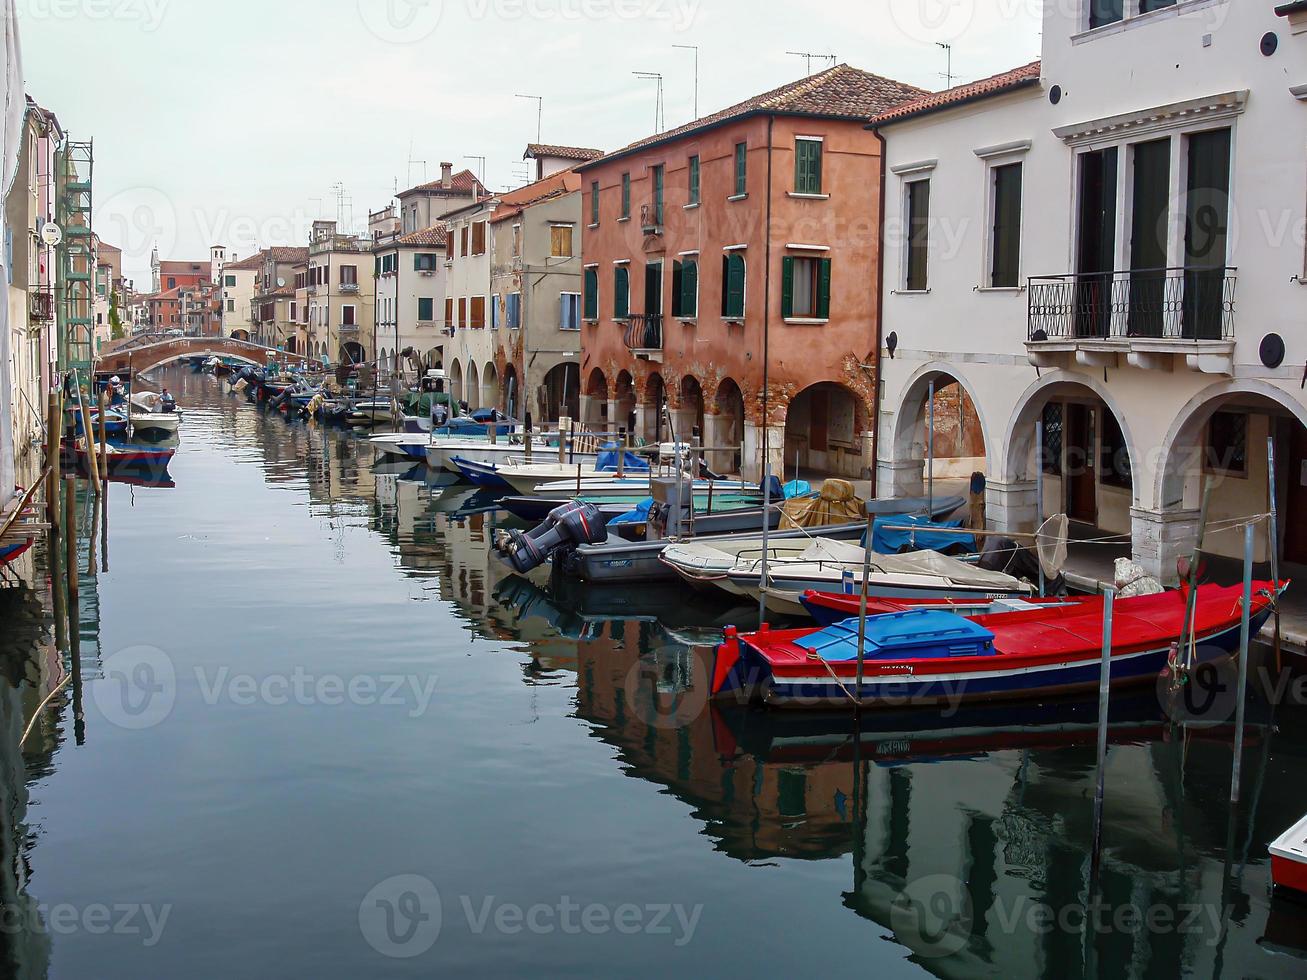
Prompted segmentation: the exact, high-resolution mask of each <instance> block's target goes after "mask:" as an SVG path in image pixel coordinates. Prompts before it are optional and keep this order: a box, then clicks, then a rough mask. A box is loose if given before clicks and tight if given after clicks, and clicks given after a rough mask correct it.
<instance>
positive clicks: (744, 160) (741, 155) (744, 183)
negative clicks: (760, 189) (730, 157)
mask: <svg viewBox="0 0 1307 980" xmlns="http://www.w3.org/2000/svg"><path fill="white" fill-rule="evenodd" d="M748 189H749V146H748V144H747V143H737V144H736V145H735V194H736V196H737V197H738V196H739V195H741V194H744V193H746V192H747V191H748Z"/></svg>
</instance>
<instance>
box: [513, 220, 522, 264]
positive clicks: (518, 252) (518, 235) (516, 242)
mask: <svg viewBox="0 0 1307 980" xmlns="http://www.w3.org/2000/svg"><path fill="white" fill-rule="evenodd" d="M521 257H522V226H521V225H513V258H515V259H520V258H521Z"/></svg>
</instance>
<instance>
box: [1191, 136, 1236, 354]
mask: <svg viewBox="0 0 1307 980" xmlns="http://www.w3.org/2000/svg"><path fill="white" fill-rule="evenodd" d="M1229 229H1230V130H1228V129H1217V130H1213V131H1212V132H1210V133H1195V134H1194V135H1192V136H1190V137H1189V183H1188V194H1186V195H1185V229H1184V265H1185V273H1184V279H1185V282H1184V329H1183V333H1184V336H1185V337H1186V338H1188V339H1191V340H1220V339H1221V337H1222V335H1223V333H1224V331H1225V262H1226V252H1227V249H1228V247H1229V242H1228V239H1229Z"/></svg>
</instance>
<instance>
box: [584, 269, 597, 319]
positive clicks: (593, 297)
mask: <svg viewBox="0 0 1307 980" xmlns="http://www.w3.org/2000/svg"><path fill="white" fill-rule="evenodd" d="M585 318H586V319H587V320H598V319H599V270H598V269H586V270H585Z"/></svg>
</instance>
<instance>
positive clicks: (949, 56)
mask: <svg viewBox="0 0 1307 980" xmlns="http://www.w3.org/2000/svg"><path fill="white" fill-rule="evenodd" d="M935 46H936V47H938V48H943V49H944V57H945V69H944V74H943V75H941V76H940V77H941V78H943V79H944V81H945V83H946V84H945V87H946V88H952V87H953V78H954V75H953V45H951V44H945V43H944V42H943V41H936V42H935Z"/></svg>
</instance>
